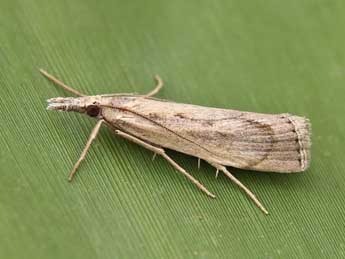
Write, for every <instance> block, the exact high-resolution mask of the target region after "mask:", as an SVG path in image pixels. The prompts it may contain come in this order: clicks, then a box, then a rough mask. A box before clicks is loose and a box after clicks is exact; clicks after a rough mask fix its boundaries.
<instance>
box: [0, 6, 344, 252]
mask: <svg viewBox="0 0 345 259" xmlns="http://www.w3.org/2000/svg"><path fill="white" fill-rule="evenodd" d="M344 14H345V2H344V1H342V0H338V1H332V0H331V1H323V0H313V1H312V0H292V1H277V0H267V1H259V0H257V1H242V0H231V1H226V0H224V1H198V0H195V1H185V0H174V1H158V0H156V1H153V0H150V1H139V0H138V1H112V0H107V1H91V0H88V1H85V0H74V1H68V0H61V1H43V0H37V1H33V0H30V1H29V0H27V1H19V0H2V1H1V3H0V97H1V112H0V114H1V121H0V123H1V124H0V125H1V126H0V127H1V132H0V171H1V173H0V257H1V258H75V259H77V258H193V257H194V258H229V257H237V258H241V257H243V258H248V257H252V258H253V257H254V258H255V257H257V258H301V257H304V258H319V257H321V258H330V257H344V256H345V237H344V231H345V228H344V226H345V223H344V221H345V217H344V202H345V197H344V194H345V188H344V183H345V172H344V170H345V163H344V144H345V141H344V140H345V115H344V114H345V106H344V97H345V51H344V49H345V30H344V25H345V15H344ZM38 68H44V69H46V70H47V71H49V72H50V73H52V74H53V75H55V76H57V77H58V78H60V79H62V80H63V81H64V82H66V83H67V84H70V85H72V86H73V87H75V88H76V89H78V90H80V91H81V92H85V93H89V94H102V93H112V92H139V93H146V92H148V91H150V90H151V89H152V87H153V85H154V82H153V79H152V76H153V75H154V74H159V75H160V76H161V77H162V78H163V79H164V80H165V82H166V87H165V88H164V89H163V90H162V92H161V93H160V94H159V97H161V98H166V99H171V100H174V101H178V102H185V103H194V104H199V105H205V106H215V107H223V108H233V109H238V110H247V111H256V112H266V113H283V112H290V113H294V114H298V115H303V116H306V117H309V118H310V119H311V122H312V126H313V137H312V139H313V146H312V164H311V168H310V169H309V170H308V171H307V172H305V173H301V174H293V175H287V174H286V175H284V174H274V173H260V172H250V171H244V170H238V169H231V168H230V170H231V171H232V172H234V173H235V175H236V176H237V177H238V178H239V179H240V180H241V181H242V182H243V183H244V184H246V185H247V186H248V187H249V188H251V190H252V191H253V192H254V193H256V194H257V196H258V197H259V198H260V199H261V200H262V202H263V203H264V204H265V205H266V207H267V208H268V209H269V211H270V215H268V216H265V215H264V214H263V213H262V212H261V211H260V210H259V209H257V208H256V207H255V206H254V205H253V203H252V202H251V201H249V200H248V199H247V197H246V196H245V195H244V194H243V193H242V192H241V191H240V190H239V189H238V188H237V187H236V186H234V184H232V183H231V182H230V181H229V180H228V179H226V178H225V177H224V176H223V175H221V176H220V177H218V179H215V171H214V169H213V168H211V167H210V166H208V165H206V164H205V163H202V166H201V169H200V170H199V171H198V169H197V159H196V158H193V157H189V156H186V155H183V154H179V153H177V152H173V151H169V154H170V155H171V156H172V157H173V158H174V159H176V160H177V161H178V162H179V163H180V164H181V165H183V166H184V167H185V168H186V169H187V170H188V171H190V172H191V173H192V174H193V175H194V176H195V177H196V178H198V179H199V180H200V181H201V182H203V183H204V184H205V185H206V186H207V187H208V188H209V189H210V190H211V191H213V192H214V193H216V195H217V199H215V200H213V199H210V198H208V197H207V196H205V195H204V194H203V193H201V192H200V191H199V190H198V189H197V188H195V187H194V186H193V185H192V184H190V183H189V182H188V181H187V180H186V179H184V177H183V176H182V175H180V174H178V173H176V172H175V170H174V169H173V168H172V167H171V166H170V165H169V164H168V163H166V162H165V161H164V160H163V159H162V158H157V159H156V160H155V161H154V162H152V161H151V157H152V153H151V152H149V151H147V150H145V149H143V148H142V147H139V146H136V145H134V144H132V143H128V142H127V141H125V140H123V139H119V138H117V137H115V136H114V135H113V134H112V133H111V132H110V131H109V130H108V129H106V128H104V129H102V130H101V134H100V135H99V137H98V139H97V140H96V141H95V143H94V144H93V146H92V148H91V151H90V152H89V154H88V156H87V158H86V160H85V161H84V162H83V163H82V166H81V168H80V170H79V172H78V175H77V177H76V178H75V180H74V181H73V182H72V183H71V184H70V183H68V182H67V175H68V172H69V171H70V169H71V168H72V166H73V164H74V162H75V161H76V160H77V159H78V157H79V155H80V153H81V151H82V149H83V147H84V145H85V143H86V140H87V137H88V135H89V133H90V132H91V129H92V127H93V125H94V124H95V121H93V120H92V119H90V118H87V117H85V116H81V115H80V114H73V113H69V114H67V113H58V112H48V111H46V110H45V107H46V99H47V98H51V97H56V96H68V93H66V92H64V91H63V90H61V89H59V88H57V87H55V86H54V85H53V84H52V83H50V82H48V81H47V80H46V79H45V78H43V77H42V76H41V75H40V74H39V73H38Z"/></svg>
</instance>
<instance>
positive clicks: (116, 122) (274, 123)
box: [102, 97, 310, 173]
mask: <svg viewBox="0 0 345 259" xmlns="http://www.w3.org/2000/svg"><path fill="white" fill-rule="evenodd" d="M107 98H109V97H107ZM105 102H107V103H109V100H107V101H105ZM111 106H112V107H113V108H110V107H109V108H108V107H107V108H103V109H102V116H103V118H104V119H105V120H106V121H107V122H109V123H111V124H112V125H113V126H114V127H116V128H120V129H121V130H123V131H125V132H127V133H130V134H131V135H134V136H137V137H139V138H141V139H143V140H146V141H148V142H150V143H153V144H155V145H157V146H161V147H165V148H169V149H174V150H176V151H179V152H183V153H186V154H189V155H192V156H196V157H200V158H202V159H204V160H207V161H213V162H216V163H219V164H222V165H227V166H233V167H237V168H244V169H250V170H260V171H274V172H283V173H284V172H300V171H304V170H306V169H307V168H308V166H309V163H310V130H309V129H310V125H309V121H308V120H307V119H305V118H303V117H299V116H293V115H290V114H279V115H270V114H260V113H251V112H240V111H235V110H227V109H217V108H209V107H202V106H197V105H191V104H181V103H174V102H170V101H164V100H158V99H152V98H150V99H148V98H143V97H112V100H111ZM115 107H116V108H115Z"/></svg>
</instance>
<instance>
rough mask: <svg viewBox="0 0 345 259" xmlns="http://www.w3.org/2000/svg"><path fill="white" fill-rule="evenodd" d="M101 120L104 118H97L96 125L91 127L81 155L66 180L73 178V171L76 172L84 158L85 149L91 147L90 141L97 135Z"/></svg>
mask: <svg viewBox="0 0 345 259" xmlns="http://www.w3.org/2000/svg"><path fill="white" fill-rule="evenodd" d="M103 122H104V120H99V121H98V122H97V124H96V126H95V127H94V128H93V130H92V132H91V134H90V136H89V139H88V140H87V142H86V145H85V147H84V150H83V152H82V153H81V155H80V158H79V159H78V161H77V163H75V165H74V167H73V169H72V171H71V173H70V174H69V177H68V181H71V180H72V178H73V176H74V175H75V173H76V172H77V169H78V167H79V165H80V163H81V161H83V160H84V158H85V156H86V154H87V151H88V150H89V149H90V147H91V144H92V141H94V140H95V138H96V137H97V134H98V132H99V129H100V128H101V126H102V123H103Z"/></svg>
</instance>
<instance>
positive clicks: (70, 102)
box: [47, 96, 102, 118]
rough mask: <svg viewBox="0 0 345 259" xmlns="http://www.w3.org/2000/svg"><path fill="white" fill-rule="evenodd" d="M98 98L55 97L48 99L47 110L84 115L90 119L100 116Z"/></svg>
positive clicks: (100, 110) (99, 99)
mask: <svg viewBox="0 0 345 259" xmlns="http://www.w3.org/2000/svg"><path fill="white" fill-rule="evenodd" d="M101 101H102V100H101V97H100V96H83V97H78V98H73V97H57V98H51V99H48V100H47V102H48V106H47V109H48V110H57V111H67V112H69V111H74V112H79V113H85V114H86V115H88V116H90V117H98V118H100V117H101V116H102V108H101Z"/></svg>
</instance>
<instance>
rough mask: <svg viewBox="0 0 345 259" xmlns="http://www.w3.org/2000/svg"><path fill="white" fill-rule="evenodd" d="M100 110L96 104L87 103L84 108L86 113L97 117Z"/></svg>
mask: <svg viewBox="0 0 345 259" xmlns="http://www.w3.org/2000/svg"><path fill="white" fill-rule="evenodd" d="M100 110H101V109H100V108H99V107H98V106H97V105H89V106H88V107H87V108H86V114H87V115H89V116H91V117H97V116H98V114H99V112H100Z"/></svg>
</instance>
